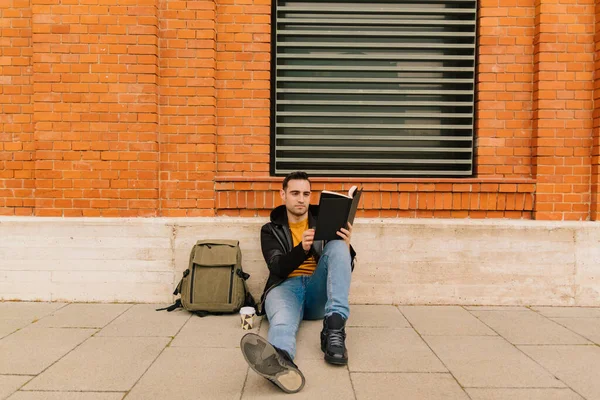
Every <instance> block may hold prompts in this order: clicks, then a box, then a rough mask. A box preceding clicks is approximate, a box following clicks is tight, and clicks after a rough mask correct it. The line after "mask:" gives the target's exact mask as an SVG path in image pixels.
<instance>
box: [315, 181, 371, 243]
mask: <svg viewBox="0 0 600 400" xmlns="http://www.w3.org/2000/svg"><path fill="white" fill-rule="evenodd" d="M361 194H362V190H361V189H358V187H356V186H352V187H351V188H350V190H348V194H341V193H336V192H330V191H328V190H323V191H322V192H321V197H320V199H319V217H318V218H317V227H316V230H315V240H335V239H341V238H340V237H339V236H338V235H337V234H336V232H337V231H339V230H340V229H341V228H346V229H347V228H348V224H347V223H348V222H350V223H351V224H352V223H354V217H355V216H356V209H357V208H358V203H359V202H360V195H361Z"/></svg>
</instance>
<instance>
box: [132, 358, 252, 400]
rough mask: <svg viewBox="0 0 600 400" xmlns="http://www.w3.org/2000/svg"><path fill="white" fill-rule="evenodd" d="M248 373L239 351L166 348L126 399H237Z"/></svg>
mask: <svg viewBox="0 0 600 400" xmlns="http://www.w3.org/2000/svg"><path fill="white" fill-rule="evenodd" d="M247 370H248V365H247V364H246V361H245V360H244V356H243V355H242V353H241V351H240V349H239V348H238V349H235V348H229V349H224V348H202V347H168V348H166V349H165V350H164V351H163V352H162V353H161V355H160V356H159V357H158V359H157V360H156V362H154V364H152V366H151V367H150V368H149V369H148V371H147V372H146V373H145V374H144V376H142V378H141V379H140V380H139V381H138V382H137V383H136V385H135V386H134V387H133V389H132V390H131V392H130V393H129V395H127V400H165V399H168V400H179V399H181V400H189V399H194V398H198V399H200V398H201V399H206V400H213V399H214V400H220V399H239V398H240V395H241V393H242V387H243V386H244V381H245V379H246V373H247Z"/></svg>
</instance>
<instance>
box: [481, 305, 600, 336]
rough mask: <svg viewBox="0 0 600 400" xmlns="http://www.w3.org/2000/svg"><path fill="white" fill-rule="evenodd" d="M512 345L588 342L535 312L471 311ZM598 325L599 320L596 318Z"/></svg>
mask: <svg viewBox="0 0 600 400" xmlns="http://www.w3.org/2000/svg"><path fill="white" fill-rule="evenodd" d="M471 312H472V314H473V315H475V316H476V317H477V318H479V319H480V320H481V321H483V322H484V323H485V324H487V325H488V326H490V327H491V328H492V329H493V330H495V331H496V332H498V333H499V334H500V335H501V336H502V337H503V338H505V339H506V340H508V341H509V342H511V343H514V344H590V342H589V341H588V340H587V339H585V338H584V337H582V336H581V335H578V334H576V333H574V332H572V331H570V330H568V329H566V328H565V327H563V326H561V325H559V324H557V323H556V322H554V321H551V320H550V319H548V318H546V317H544V316H543V315H540V314H538V313H536V312H535V311H530V310H526V311H471ZM598 323H599V324H600V318H598Z"/></svg>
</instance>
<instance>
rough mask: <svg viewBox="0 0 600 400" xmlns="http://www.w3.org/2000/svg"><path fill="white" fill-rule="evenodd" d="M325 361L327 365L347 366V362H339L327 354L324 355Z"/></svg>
mask: <svg viewBox="0 0 600 400" xmlns="http://www.w3.org/2000/svg"><path fill="white" fill-rule="evenodd" d="M325 361H327V362H328V363H329V364H333V365H347V364H348V360H340V359H339V358H335V357H330V356H328V355H327V354H325Z"/></svg>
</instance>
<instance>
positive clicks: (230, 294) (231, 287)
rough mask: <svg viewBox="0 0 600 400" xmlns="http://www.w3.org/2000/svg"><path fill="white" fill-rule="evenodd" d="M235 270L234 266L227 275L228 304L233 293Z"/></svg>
mask: <svg viewBox="0 0 600 400" xmlns="http://www.w3.org/2000/svg"><path fill="white" fill-rule="evenodd" d="M234 269H235V265H232V266H231V274H230V275H229V303H231V296H232V293H233V270H234Z"/></svg>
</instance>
